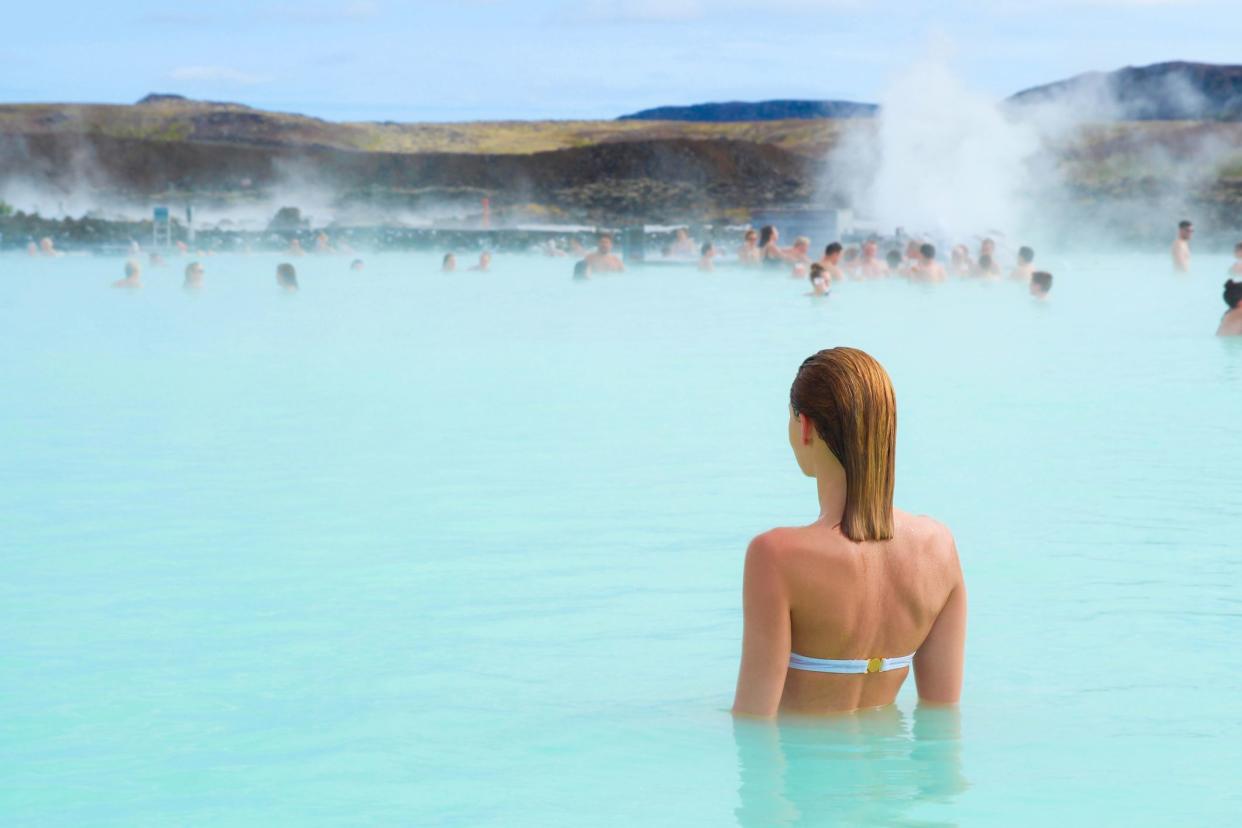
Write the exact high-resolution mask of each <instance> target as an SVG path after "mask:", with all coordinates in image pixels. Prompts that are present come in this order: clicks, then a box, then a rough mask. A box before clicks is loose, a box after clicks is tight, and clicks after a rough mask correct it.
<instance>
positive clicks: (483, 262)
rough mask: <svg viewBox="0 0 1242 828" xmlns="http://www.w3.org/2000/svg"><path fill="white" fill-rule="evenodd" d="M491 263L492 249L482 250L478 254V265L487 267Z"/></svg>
mask: <svg viewBox="0 0 1242 828" xmlns="http://www.w3.org/2000/svg"><path fill="white" fill-rule="evenodd" d="M491 263H492V251H490V250H484V251H483V252H482V253H480V254H479V266H480V267H487V266H488V265H489V264H491Z"/></svg>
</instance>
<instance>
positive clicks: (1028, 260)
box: [1009, 247, 1035, 282]
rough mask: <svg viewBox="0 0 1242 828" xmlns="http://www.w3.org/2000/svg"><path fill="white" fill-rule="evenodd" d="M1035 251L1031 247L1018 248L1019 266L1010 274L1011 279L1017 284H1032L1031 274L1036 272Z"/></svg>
mask: <svg viewBox="0 0 1242 828" xmlns="http://www.w3.org/2000/svg"><path fill="white" fill-rule="evenodd" d="M1034 261H1035V251H1034V250H1032V249H1031V248H1029V247H1020V248H1018V266H1017V267H1015V268H1014V269H1013V271H1012V272H1011V273H1010V274H1009V278H1010V279H1013V280H1014V281H1015V282H1019V281H1021V282H1030V281H1031V274H1032V273H1034V272H1035V265H1034V264H1032V262H1034Z"/></svg>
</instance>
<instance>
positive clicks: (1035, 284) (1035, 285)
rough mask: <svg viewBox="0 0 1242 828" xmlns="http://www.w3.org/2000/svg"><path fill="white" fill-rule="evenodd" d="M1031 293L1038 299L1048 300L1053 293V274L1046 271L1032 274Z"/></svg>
mask: <svg viewBox="0 0 1242 828" xmlns="http://www.w3.org/2000/svg"><path fill="white" fill-rule="evenodd" d="M1030 291H1031V295H1032V296H1034V297H1035V298H1036V299H1047V298H1048V294H1049V293H1050V292H1051V291H1052V274H1051V273H1049V272H1048V271H1046V270H1037V271H1035V272H1034V273H1032V274H1031V281H1030Z"/></svg>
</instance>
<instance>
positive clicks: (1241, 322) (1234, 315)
mask: <svg viewBox="0 0 1242 828" xmlns="http://www.w3.org/2000/svg"><path fill="white" fill-rule="evenodd" d="M1225 304H1226V305H1228V306H1229V310H1227V311H1225V316H1224V317H1223V318H1222V319H1221V320H1220V327H1219V328H1217V329H1216V335H1217V336H1242V282H1235V281H1234V280H1233V279H1230V280H1229V281H1228V282H1225Z"/></svg>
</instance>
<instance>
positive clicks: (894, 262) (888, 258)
mask: <svg viewBox="0 0 1242 828" xmlns="http://www.w3.org/2000/svg"><path fill="white" fill-rule="evenodd" d="M884 263H885V264H886V265H887V266H888V272H889V273H891V274H893V275H894V276H896V275H898V274H900V273H901V251H900V250H890V251H888V252H887V253H885V254H884Z"/></svg>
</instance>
